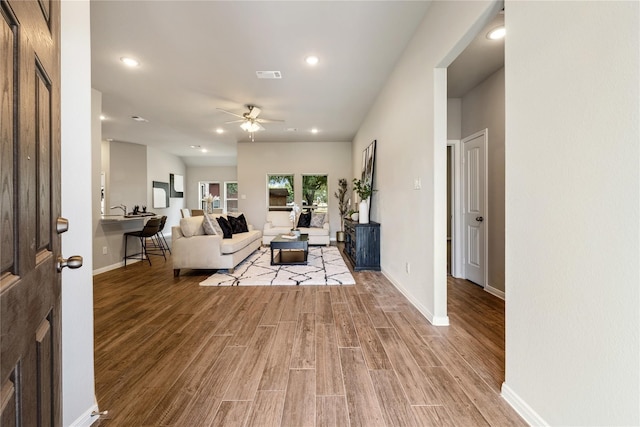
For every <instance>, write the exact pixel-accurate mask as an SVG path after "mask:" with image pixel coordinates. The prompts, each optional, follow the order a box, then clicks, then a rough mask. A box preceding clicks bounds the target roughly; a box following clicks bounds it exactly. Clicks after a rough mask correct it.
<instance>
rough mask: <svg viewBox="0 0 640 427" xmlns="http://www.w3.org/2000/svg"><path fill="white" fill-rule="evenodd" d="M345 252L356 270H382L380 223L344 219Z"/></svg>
mask: <svg viewBox="0 0 640 427" xmlns="http://www.w3.org/2000/svg"><path fill="white" fill-rule="evenodd" d="M344 237H345V240H344V253H345V254H346V255H347V258H348V259H349V261H351V264H352V265H353V269H354V270H355V271H360V270H377V271H380V224H379V223H377V222H373V221H370V222H369V223H368V224H360V223H358V222H357V221H352V220H350V219H345V220H344Z"/></svg>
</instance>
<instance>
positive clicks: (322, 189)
mask: <svg viewBox="0 0 640 427" xmlns="http://www.w3.org/2000/svg"><path fill="white" fill-rule="evenodd" d="M328 207H329V198H328V189H327V175H302V208H303V209H306V208H308V209H315V210H316V211H318V212H327V209H328Z"/></svg>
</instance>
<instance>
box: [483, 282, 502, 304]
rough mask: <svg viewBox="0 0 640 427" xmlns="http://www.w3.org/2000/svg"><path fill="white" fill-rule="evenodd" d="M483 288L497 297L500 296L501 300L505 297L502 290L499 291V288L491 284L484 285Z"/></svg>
mask: <svg viewBox="0 0 640 427" xmlns="http://www.w3.org/2000/svg"><path fill="white" fill-rule="evenodd" d="M484 290H485V291H487V292H489V293H490V294H491V295H494V296H496V297H498V298H500V299H501V300H503V301H504V298H505V293H504V291H501V290H500V289H496V288H494V287H492V286H491V285H487V286H485V287H484Z"/></svg>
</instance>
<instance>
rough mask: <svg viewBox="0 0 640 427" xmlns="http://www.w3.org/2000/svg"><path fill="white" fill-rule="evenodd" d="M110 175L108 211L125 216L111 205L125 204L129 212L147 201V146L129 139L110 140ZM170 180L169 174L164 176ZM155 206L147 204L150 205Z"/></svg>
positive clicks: (108, 212)
mask: <svg viewBox="0 0 640 427" xmlns="http://www.w3.org/2000/svg"><path fill="white" fill-rule="evenodd" d="M105 173H106V174H107V182H108V183H109V185H108V191H107V202H108V205H107V206H106V212H105V213H107V214H118V215H124V213H123V211H122V210H121V209H110V207H111V206H117V205H125V206H126V207H127V213H128V212H132V211H133V207H134V206H135V205H138V206H142V205H144V204H145V203H146V202H147V197H148V191H147V146H146V145H141V144H132V143H129V142H119V141H113V142H110V143H109V169H108V170H106V171H105ZM164 182H169V174H168V173H167V175H166V176H165V177H164ZM151 206H153V205H148V206H147V207H148V208H151Z"/></svg>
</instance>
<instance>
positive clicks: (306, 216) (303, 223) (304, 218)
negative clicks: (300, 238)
mask: <svg viewBox="0 0 640 427" xmlns="http://www.w3.org/2000/svg"><path fill="white" fill-rule="evenodd" d="M309 224H311V212H303V213H301V214H300V217H299V218H298V227H309Z"/></svg>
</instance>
